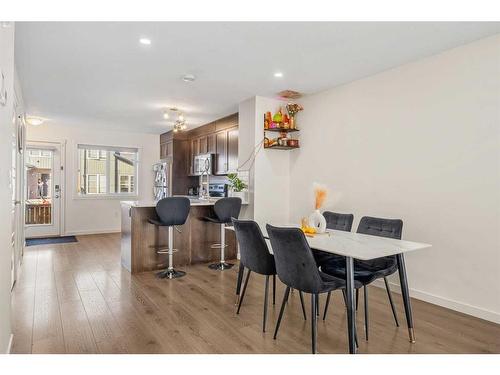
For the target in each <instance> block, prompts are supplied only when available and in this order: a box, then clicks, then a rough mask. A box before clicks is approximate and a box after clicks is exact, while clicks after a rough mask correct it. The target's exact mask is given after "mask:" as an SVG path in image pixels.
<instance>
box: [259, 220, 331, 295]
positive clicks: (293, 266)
mask: <svg viewBox="0 0 500 375" xmlns="http://www.w3.org/2000/svg"><path fill="white" fill-rule="evenodd" d="M266 228H267V233H268V234H269V239H270V240H271V246H272V248H273V253H274V261H275V262H276V272H277V274H278V277H279V278H280V280H281V281H282V282H283V283H284V284H285V285H287V286H289V287H291V288H294V289H298V290H300V291H303V292H306V293H319V291H320V290H321V286H322V284H323V282H322V280H321V277H320V275H319V270H318V266H317V265H316V262H315V261H314V257H313V254H312V252H311V248H310V247H309V244H308V243H307V241H306V238H305V236H304V233H303V232H302V231H301V230H300V229H299V228H278V227H274V226H272V225H269V224H267V225H266Z"/></svg>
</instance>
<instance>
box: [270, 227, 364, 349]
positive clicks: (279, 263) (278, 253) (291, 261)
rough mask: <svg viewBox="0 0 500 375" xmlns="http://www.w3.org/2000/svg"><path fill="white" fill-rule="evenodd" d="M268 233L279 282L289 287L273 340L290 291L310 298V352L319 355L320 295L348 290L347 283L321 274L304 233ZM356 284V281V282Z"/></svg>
mask: <svg viewBox="0 0 500 375" xmlns="http://www.w3.org/2000/svg"><path fill="white" fill-rule="evenodd" d="M266 228H267V233H268V234H269V239H270V240H271V246H272V248H273V253H274V260H275V262H276V272H277V274H278V277H279V279H280V280H281V282H283V283H284V284H285V285H286V289H285V294H284V296H283V301H282V303H281V308H280V313H279V317H278V321H277V322H276V328H275V330H274V339H276V337H277V335H278V330H279V327H280V325H281V320H282V318H283V313H284V311H285V305H286V303H287V301H288V297H289V295H290V289H291V288H294V289H297V290H298V291H301V292H304V293H310V294H311V348H312V353H313V354H315V353H316V337H317V320H318V317H317V312H316V309H317V305H318V302H317V301H318V297H319V294H321V293H328V292H331V291H334V290H337V289H345V287H346V281H345V279H341V278H337V277H335V276H331V275H328V274H326V273H324V272H321V271H320V270H319V269H318V267H317V265H316V262H315V260H314V257H313V254H312V251H311V248H310V247H309V244H308V243H307V240H306V238H305V236H304V233H303V232H302V230H300V229H298V228H279V227H274V226H272V225H269V224H267V225H266ZM355 283H356V281H355Z"/></svg>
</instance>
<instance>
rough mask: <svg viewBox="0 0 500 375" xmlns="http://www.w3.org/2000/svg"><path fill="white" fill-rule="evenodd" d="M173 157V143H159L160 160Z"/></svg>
mask: <svg viewBox="0 0 500 375" xmlns="http://www.w3.org/2000/svg"><path fill="white" fill-rule="evenodd" d="M173 155H174V142H173V141H168V142H163V143H160V159H165V158H167V157H172V156H173Z"/></svg>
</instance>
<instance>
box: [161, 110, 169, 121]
mask: <svg viewBox="0 0 500 375" xmlns="http://www.w3.org/2000/svg"><path fill="white" fill-rule="evenodd" d="M169 117H170V115H169V114H168V112H167V111H165V112H163V118H164V119H165V120H168V118H169Z"/></svg>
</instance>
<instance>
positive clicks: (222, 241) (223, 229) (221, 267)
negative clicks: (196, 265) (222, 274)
mask: <svg viewBox="0 0 500 375" xmlns="http://www.w3.org/2000/svg"><path fill="white" fill-rule="evenodd" d="M225 248H226V224H221V225H220V262H218V263H212V264H210V265H209V266H208V268H210V269H212V270H218V271H224V270H227V269H230V268H231V267H233V266H234V264H232V263H226V261H225V260H224V250H225Z"/></svg>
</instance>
